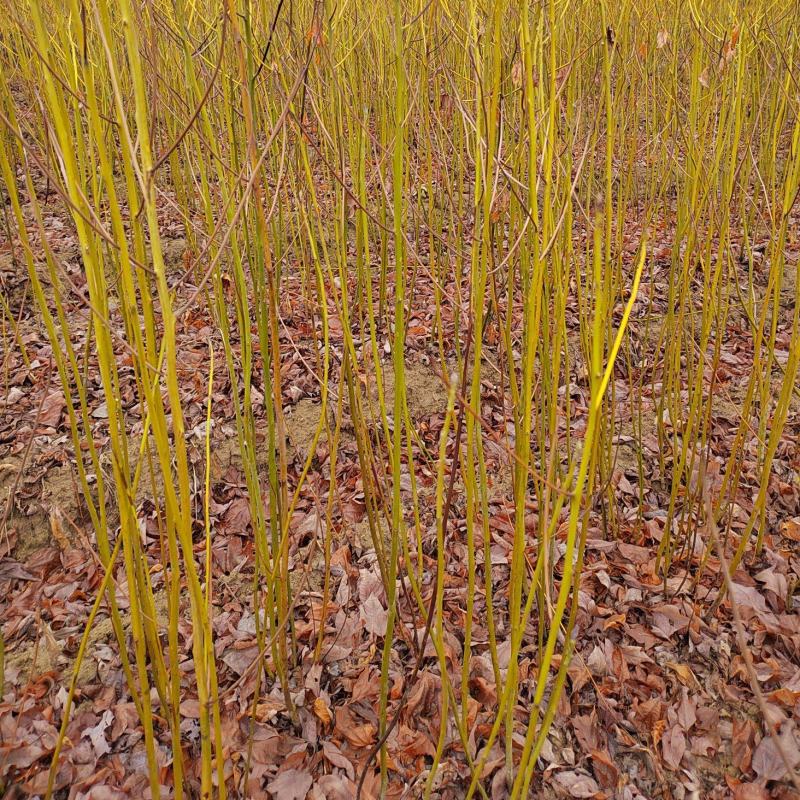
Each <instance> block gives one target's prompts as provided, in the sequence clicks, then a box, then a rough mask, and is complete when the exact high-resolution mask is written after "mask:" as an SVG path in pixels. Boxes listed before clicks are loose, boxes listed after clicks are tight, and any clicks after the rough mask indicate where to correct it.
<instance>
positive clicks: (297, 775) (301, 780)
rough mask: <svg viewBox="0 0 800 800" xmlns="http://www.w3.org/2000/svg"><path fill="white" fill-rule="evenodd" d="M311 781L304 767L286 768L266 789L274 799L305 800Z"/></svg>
mask: <svg viewBox="0 0 800 800" xmlns="http://www.w3.org/2000/svg"><path fill="white" fill-rule="evenodd" d="M313 782H314V780H313V778H312V777H311V774H310V773H308V772H306V771H305V770H304V769H287V770H284V771H283V772H281V773H280V774H279V775H278V776H277V777H276V778H275V779H274V780H273V781H271V782H270V783H269V785H268V786H267V791H268V792H269V793H270V794H271V795H272V797H273V798H274V800H305V797H306V795H307V794H308V790H309V789H310V788H311V784H312V783H313Z"/></svg>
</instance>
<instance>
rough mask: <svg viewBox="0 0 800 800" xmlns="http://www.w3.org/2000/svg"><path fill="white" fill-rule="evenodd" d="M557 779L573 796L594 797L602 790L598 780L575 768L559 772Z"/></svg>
mask: <svg viewBox="0 0 800 800" xmlns="http://www.w3.org/2000/svg"><path fill="white" fill-rule="evenodd" d="M556 780H557V781H558V782H559V783H560V784H561V785H562V786H563V787H564V788H565V789H566V790H567V791H568V792H569V793H570V795H571V796H572V797H593V796H594V795H595V794H596V793H597V792H599V791H600V787H599V786H598V785H597V781H596V780H595V779H594V778H592V777H591V776H589V775H583V774H581V773H580V772H575V771H574V770H567V771H566V772H559V773H558V775H556Z"/></svg>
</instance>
